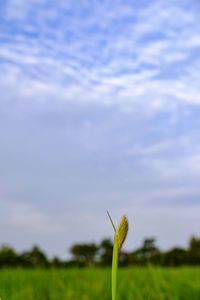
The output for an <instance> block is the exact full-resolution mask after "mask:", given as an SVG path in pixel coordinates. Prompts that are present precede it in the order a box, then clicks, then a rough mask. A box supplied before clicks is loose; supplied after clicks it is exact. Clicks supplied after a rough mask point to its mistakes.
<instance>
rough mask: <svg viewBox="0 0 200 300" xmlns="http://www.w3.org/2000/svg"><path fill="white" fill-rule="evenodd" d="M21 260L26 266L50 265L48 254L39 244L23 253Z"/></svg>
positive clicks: (41, 266)
mask: <svg viewBox="0 0 200 300" xmlns="http://www.w3.org/2000/svg"><path fill="white" fill-rule="evenodd" d="M20 260H21V264H22V265H23V266H24V267H34V268H35V267H40V268H46V267H48V265H49V262H48V259H47V257H46V255H45V254H44V253H43V252H42V251H41V250H40V248H39V247H38V246H33V248H32V249H31V250H30V251H27V252H24V253H22V254H21V255H20Z"/></svg>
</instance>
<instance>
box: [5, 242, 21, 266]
mask: <svg viewBox="0 0 200 300" xmlns="http://www.w3.org/2000/svg"><path fill="white" fill-rule="evenodd" d="M18 264H19V259H18V255H17V253H16V252H15V250H14V249H13V248H11V247H9V246H2V247H1V248H0V267H16V266H17V265H18Z"/></svg>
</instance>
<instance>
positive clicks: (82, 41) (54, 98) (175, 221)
mask: <svg viewBox="0 0 200 300" xmlns="http://www.w3.org/2000/svg"><path fill="white" fill-rule="evenodd" d="M199 18H200V3H199V1H197V0H179V1H178V0H173V1H172V0H169V1H161V0H155V1H147V0H101V1H99V0H76V1H74V0H59V1H56V0H48V1H47V0H1V1H0V244H4V243H6V244H9V245H11V246H13V247H15V248H16V249H17V250H18V251H22V250H24V249H29V248H30V247H31V246H32V245H33V244H38V245H39V246H40V247H41V248H42V249H43V250H45V251H46V253H47V254H48V255H49V256H50V257H52V256H54V255H60V256H61V257H67V255H68V251H69V249H70V246H71V245H72V244H73V243H81V242H99V241H100V240H101V239H102V238H104V237H112V235H113V230H112V227H111V225H110V223H109V220H108V217H107V215H106V209H108V210H109V212H110V214H111V215H112V217H113V219H114V222H115V223H117V222H118V220H119V219H120V217H121V216H122V215H123V214H126V215H127V217H128V219H129V235H128V237H127V241H126V243H125V245H124V247H125V249H127V250H132V249H135V248H137V247H139V246H140V245H141V243H142V240H143V239H144V238H145V237H155V238H156V239H157V245H158V246H159V247H161V248H162V249H167V248H170V247H172V246H182V247H185V246H186V245H187V243H188V239H189V238H190V236H191V235H198V234H199V228H200V221H199V220H200V218H199V217H200V184H199V182H200V130H199V128H200V84H199V73H200V22H199Z"/></svg>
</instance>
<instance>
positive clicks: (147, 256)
mask: <svg viewBox="0 0 200 300" xmlns="http://www.w3.org/2000/svg"><path fill="white" fill-rule="evenodd" d="M134 255H136V257H137V260H138V263H141V264H145V263H153V264H158V263H159V258H160V251H159V249H158V248H157V247H156V245H155V239H154V238H146V239H144V242H143V245H142V247H141V248H139V249H138V250H136V251H134Z"/></svg>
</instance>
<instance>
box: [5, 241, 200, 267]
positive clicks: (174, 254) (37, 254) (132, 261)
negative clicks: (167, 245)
mask: <svg viewBox="0 0 200 300" xmlns="http://www.w3.org/2000/svg"><path fill="white" fill-rule="evenodd" d="M112 247H113V244H112V241H111V240H110V239H104V240H102V241H101V242H100V243H99V244H95V243H87V244H74V245H73V246H72V247H71V249H70V253H71V259H70V260H65V261H64V260H61V259H60V258H58V257H54V258H53V259H48V257H47V256H46V254H45V253H44V252H43V251H42V250H41V249H40V248H39V247H38V246H34V247H33V248H32V249H30V250H28V251H25V252H23V253H18V252H16V251H15V250H14V249H13V248H11V247H9V246H5V245H4V246H2V247H1V248H0V267H1V268H3V267H4V268H7V267H24V268H36V267H39V268H49V267H57V268H61V267H92V266H110V265H111V260H112ZM119 261H120V265H121V266H144V265H147V264H151V265H160V266H182V265H200V238H198V237H192V238H191V239H190V241H189V244H188V247H187V248H186V249H183V248H180V247H176V248H172V249H169V250H168V251H165V252H163V251H161V250H160V249H159V248H158V247H157V246H156V243H155V239H153V238H147V239H145V240H144V241H143V244H142V245H141V247H139V248H138V249H136V250H134V251H131V252H123V251H122V252H121V253H120V258H119Z"/></svg>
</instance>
